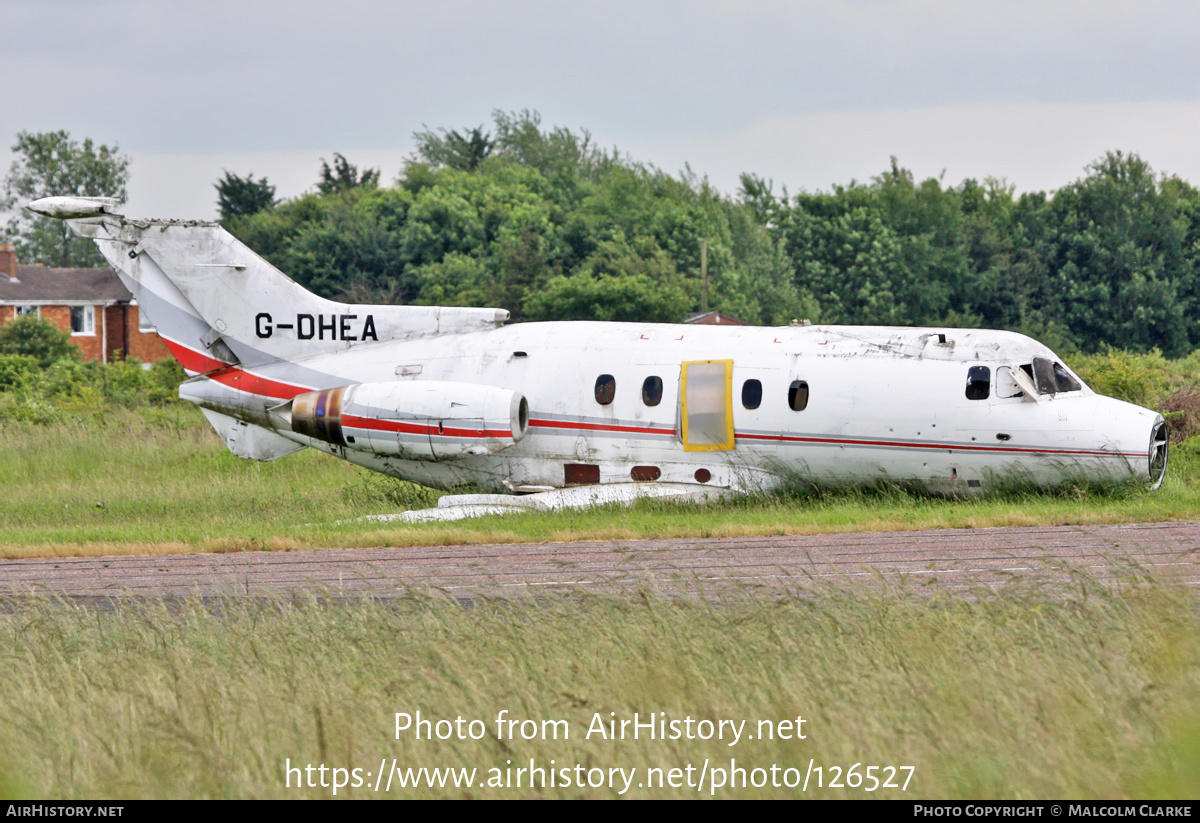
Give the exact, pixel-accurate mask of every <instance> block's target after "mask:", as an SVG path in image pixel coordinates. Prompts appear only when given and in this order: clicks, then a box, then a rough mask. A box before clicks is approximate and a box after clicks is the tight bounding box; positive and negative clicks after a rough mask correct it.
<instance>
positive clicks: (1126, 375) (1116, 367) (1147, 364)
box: [1071, 346, 1170, 406]
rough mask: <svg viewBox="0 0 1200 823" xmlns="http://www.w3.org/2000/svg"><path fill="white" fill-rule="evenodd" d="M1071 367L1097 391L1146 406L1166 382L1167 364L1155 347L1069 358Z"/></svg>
mask: <svg viewBox="0 0 1200 823" xmlns="http://www.w3.org/2000/svg"><path fill="white" fill-rule="evenodd" d="M1071 366H1072V368H1074V369H1075V371H1076V373H1077V374H1078V375H1079V376H1080V377H1082V378H1083V379H1084V380H1085V381H1086V382H1087V384H1088V385H1089V386H1091V387H1092V388H1093V389H1095V390H1096V392H1097V393H1099V394H1104V395H1108V396H1109V397H1115V398H1117V399H1118V400H1126V401H1128V402H1130V403H1136V404H1137V405H1139V406H1145V405H1147V404H1148V403H1151V402H1153V400H1154V399H1155V396H1156V395H1157V394H1158V392H1159V391H1161V390H1162V387H1163V386H1164V385H1165V384H1166V382H1167V379H1168V377H1169V372H1170V364H1169V363H1168V362H1167V360H1166V359H1164V358H1163V356H1162V352H1160V351H1159V350H1158V349H1155V350H1154V351H1152V352H1150V353H1149V354H1135V353H1133V352H1128V351H1122V350H1121V349H1114V348H1113V347H1112V346H1109V347H1108V350H1107V351H1105V352H1104V353H1103V354H1090V355H1080V356H1079V357H1076V358H1072V362H1071Z"/></svg>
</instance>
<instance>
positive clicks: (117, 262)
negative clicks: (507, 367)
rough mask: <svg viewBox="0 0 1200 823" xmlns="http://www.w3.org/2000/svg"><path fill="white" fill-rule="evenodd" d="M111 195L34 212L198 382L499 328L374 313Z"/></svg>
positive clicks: (228, 237) (235, 245)
mask: <svg viewBox="0 0 1200 823" xmlns="http://www.w3.org/2000/svg"><path fill="white" fill-rule="evenodd" d="M120 203H121V201H119V200H116V199H114V198H108V197H47V198H43V199H41V200H37V201H35V202H33V203H30V204H29V205H28V206H27V207H26V208H28V209H29V210H30V211H33V212H35V213H38V214H42V215H45V216H48V217H56V218H59V219H62V220H66V221H67V223H68V225H70V227H71V229H72V231H74V232H75V233H76V234H78V235H80V236H81V237H88V238H91V239H92V240H94V241H95V242H96V245H97V246H98V247H99V248H100V252H101V253H102V254H103V255H104V257H105V259H106V260H108V262H109V264H111V265H112V267H113V269H115V270H116V272H117V275H118V276H119V277H120V278H121V281H122V282H123V283H124V284H125V286H126V288H128V289H129V291H130V292H131V293H132V294H133V297H134V299H135V300H137V302H138V306H139V308H140V310H141V312H143V313H144V314H145V315H146V317H148V318H149V320H150V322H152V323H154V325H155V327H156V328H157V329H158V333H159V335H160V336H161V337H162V338H163V340H164V341H165V342H166V344H167V345H168V346H169V347H170V349H171V352H172V353H173V354H174V355H175V357H176V358H177V359H178V360H179V362H180V364H181V365H182V366H183V367H184V369H185V370H186V371H187V372H188V373H189V374H192V375H196V374H203V373H207V372H211V371H214V370H216V369H221V368H225V367H228V366H240V367H242V368H246V369H252V368H257V367H261V366H265V365H269V364H271V363H277V362H280V361H287V362H298V361H302V360H306V359H308V358H311V357H318V356H322V355H327V354H332V353H335V352H340V351H345V350H348V349H351V348H353V347H355V346H364V345H370V344H372V343H376V342H382V341H387V340H400V339H405V338H411V337H421V336H425V335H433V334H445V333H453V332H464V331H471V330H476V329H489V328H495V327H496V326H499V325H501V324H503V323H504V322H505V321H506V320H507V319H508V312H507V311H505V310H503V309H472V308H447V307H438V306H372V305H361V304H350V303H339V302H337V301H334V300H326V299H325V298H323V297H318V296H317V295H315V294H313V293H311V292H309V291H308V290H306V289H305V288H304V287H303V286H301V285H300V284H299V283H296V282H295V281H294V280H292V279H291V278H290V277H288V276H287V275H285V274H284V273H283V272H281V271H279V270H278V269H277V268H275V267H274V266H272V265H271V264H270V263H268V262H267V261H266V260H264V259H263V258H262V257H259V256H258V255H257V254H255V253H254V252H253V251H251V250H250V249H249V248H247V247H246V245H245V244H244V243H242V242H241V241H240V240H238V239H237V238H236V237H234V236H233V235H232V234H230V233H229V232H227V231H226V230H225V229H224V228H222V227H221V226H220V224H218V223H209V222H203V221H184V220H137V219H131V218H127V217H123V216H121V215H120V214H117V213H116V209H117V208H118V207H119V206H120Z"/></svg>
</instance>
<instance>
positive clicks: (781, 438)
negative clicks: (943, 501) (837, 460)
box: [736, 434, 1145, 457]
mask: <svg viewBox="0 0 1200 823" xmlns="http://www.w3.org/2000/svg"><path fill="white" fill-rule="evenodd" d="M736 437H737V438H738V439H741V440H770V441H774V442H787V443H823V444H828V445H834V446H885V447H892V448H900V449H947V450H953V451H976V452H989V453H994V452H1015V453H1019V454H1065V455H1075V456H1079V457H1144V456H1145V455H1142V454H1140V453H1138V452H1131V453H1128V454H1125V453H1122V452H1102V451H1087V450H1083V449H1074V450H1072V449H1023V448H1020V447H1018V446H967V445H955V444H953V443H902V442H899V441H890V440H844V439H837V438H830V437H792V436H789V435H784V434H738V435H736Z"/></svg>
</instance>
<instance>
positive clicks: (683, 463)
mask: <svg viewBox="0 0 1200 823" xmlns="http://www.w3.org/2000/svg"><path fill="white" fill-rule="evenodd" d="M939 335H941V336H942V337H941V339H940V338H939ZM943 339H944V342H942V340H943ZM1035 356H1047V357H1051V358H1053V357H1054V355H1053V354H1052V353H1051V352H1049V351H1048V350H1047V349H1045V347H1043V346H1041V345H1040V344H1038V343H1036V342H1035V341H1033V340H1030V339H1029V338H1026V337H1023V336H1021V335H1017V334H1012V333H1007V332H988V331H965V330H948V331H942V332H936V331H930V330H920V329H907V328H905V329H899V328H856V327H824V326H813V327H802V326H791V327H783V328H760V327H714V326H688V325H654V324H633V323H531V324H518V325H513V326H506V327H501V328H498V329H494V330H487V331H473V332H467V333H462V334H449V335H438V336H433V337H423V338H416V339H411V340H404V341H398V342H391V343H387V342H384V343H379V344H378V345H369V346H362V347H359V348H356V349H354V350H353V352H345V353H336V354H329V355H324V356H319V357H315V358H312V359H311V360H306V361H302V362H298V363H279V364H277V365H274V366H266V367H263V368H260V369H256V370H254V371H255V373H256V375H257V376H258V377H261V378H267V379H268V380H269V381H270V383H269V384H268V383H266V382H263V383H262V384H261V386H268V385H269V386H274V388H261V387H260V388H259V390H258V391H260V392H262V393H261V394H260V393H255V392H245V391H241V390H236V389H233V388H232V387H231V386H227V385H226V386H222V388H221V389H217V388H216V387H213V386H209V387H208V388H207V389H206V390H205V391H204V392H203V394H204V397H205V398H206V399H205V400H203V401H202V403H201V404H202V405H207V406H208V407H210V408H213V409H214V410H219V411H221V412H222V413H226V414H231V415H234V416H238V417H243V418H244V419H246V420H248V421H249V422H253V423H257V424H260V425H266V426H269V427H271V428H273V429H274V430H276V431H278V432H279V433H281V434H283V435H284V436H285V437H289V438H291V439H294V440H296V441H297V442H304V443H305V444H306V445H311V446H313V447H315V448H320V449H322V450H325V451H329V452H331V453H333V454H336V455H339V456H342V457H345V458H346V459H349V460H352V461H354V462H356V463H359V464H361V465H364V466H367V467H369V468H372V469H376V470H380V471H385V472H387V473H389V474H393V475H395V476H398V477H404V478H407V479H411V480H416V481H418V482H422V483H427V484H432V485H435V486H440V487H451V486H454V485H457V484H461V483H476V484H478V485H480V486H482V487H484V488H487V489H490V490H498V491H499V490H508V491H535V490H544V489H550V488H560V487H563V486H564V485H570V484H573V483H582V482H586V481H587V480H588V479H589V478H591V479H594V480H595V481H596V482H599V483H603V484H608V483H630V482H637V481H648V480H650V479H651V478H652V479H653V480H655V481H657V482H663V483H692V484H695V483H698V482H701V479H702V480H703V482H704V483H705V484H707V485H711V486H714V487H723V488H731V489H737V490H749V489H762V488H770V487H773V486H777V485H779V484H781V483H785V482H788V481H791V480H799V481H804V482H817V483H823V484H829V483H846V482H850V483H858V482H872V481H880V480H891V481H901V482H912V481H915V482H918V483H921V484H924V485H926V486H928V487H929V488H931V489H933V490H937V491H947V492H957V491H962V492H970V491H971V490H974V489H978V490H983V489H985V488H987V487H989V486H991V485H992V484H994V483H996V482H997V481H1004V480H1009V479H1011V480H1013V481H1018V482H1029V483H1034V484H1039V485H1045V484H1052V483H1058V482H1064V481H1069V480H1076V481H1079V480H1102V481H1109V480H1119V479H1139V480H1143V481H1149V480H1150V449H1151V438H1152V433H1153V430H1154V427H1155V424H1156V422H1158V421H1160V420H1161V418H1158V416H1157V415H1155V414H1154V413H1153V412H1149V411H1147V410H1145V409H1141V408H1138V407H1136V406H1133V405H1130V404H1127V403H1122V402H1120V401H1117V400H1113V399H1111V398H1106V397H1101V396H1099V395H1096V394H1095V393H1094V392H1092V391H1091V390H1090V389H1088V388H1086V386H1081V387H1080V389H1079V390H1076V391H1071V392H1064V393H1057V394H1055V395H1053V396H1044V397H1042V398H1040V399H1039V400H1038V401H1031V400H1030V399H1028V398H1027V397H1026V396H1025V394H1024V393H1019V394H1018V393H1017V392H1018V391H1019V390H1018V389H1017V388H1016V387H1014V386H1013V385H1012V383H1011V381H1008V384H1007V390H1006V389H1005V387H1004V386H1002V385H1000V384H1001V383H1004V382H1005V380H1004V376H1003V372H1002V370H1003V369H1005V368H1007V367H1009V366H1011V367H1013V368H1019V366H1020V365H1021V364H1022V363H1025V364H1028V363H1029V362H1030V361H1031V360H1032V358H1033V357H1035ZM701 361H718V362H720V361H731V363H730V366H729V372H730V379H729V381H728V388H727V389H726V391H727V393H728V397H727V398H726V399H727V400H728V401H729V402H728V405H729V407H730V408H731V411H732V422H733V429H734V437H733V440H732V443H726V444H718V447H716V448H704V449H701V450H694V449H688V448H686V444H685V442H684V440H683V425H682V423H683V420H684V417H685V416H686V411H685V404H684V403H683V402H682V398H681V392H680V387H681V371H682V364H684V363H696V362H701ZM979 366H983V367H986V368H987V369H988V372H989V375H988V380H989V389H988V392H987V397H986V398H982V399H968V397H967V394H966V386H967V377H968V370H969V369H970V368H971V367H979ZM602 375H611V376H612V378H613V381H612V382H613V384H614V390H613V391H612V399H611V402H609V403H606V404H602V403H601V402H598V400H597V391H596V382H597V379H598V378H599V377H601V376H602ZM655 377H658V378H660V379H661V383H662V391H661V398H660V399H659V402H658V403H657V404H655V405H648V404H647V402H646V398H645V397H644V396H643V387H644V385H645V384H646V381H647V378H655ZM197 379H199V380H207V381H210V382H211V378H197ZM750 380H757V381H758V382H759V383H760V384H761V400H760V401H759V403H758V405H757V408H747V407H746V404H745V403H743V399H744V398H743V387H744V385H745V383H746V381H750ZM393 381H394V382H398V383H415V382H417V381H444V382H446V383H459V384H470V385H484V386H494V387H498V388H503V389H509V390H512V391H515V392H519V393H520V394H522V395H523V396H524V397H525V398H526V399H527V400H528V409H529V425H528V429H527V431H526V433H525V435H524V436H523V437H522V438H521V439H520V440H519V441H517V442H514V443H512V444H511V445H510V446H508V447H507V448H504V449H503V450H501V451H499V452H497V453H493V454H484V455H478V456H471V455H467V456H461V457H456V458H454V459H444V460H437V459H418V460H413V459H402V457H398V456H389V455H383V454H379V453H375V452H370V451H361V450H355V449H352V448H347V447H345V446H343V445H338V444H336V443H332V442H322V441H320V440H314V439H312V438H308V437H303V436H301V435H299V434H296V433H295V432H292V431H290V430H289V428H288V427H287V426H286V425H284V423H283V421H282V420H280V419H278V418H275V417H274V416H273V415H271V414H270V413H269V412H268V411H267V410H268V409H269V408H271V407H272V406H275V405H277V404H279V403H281V402H283V401H284V400H286V399H287V398H288V396H289V392H291V393H296V392H298V391H305V392H307V391H310V390H318V389H327V388H332V387H335V386H342V385H348V384H360V383H383V382H393ZM796 381H803V383H804V384H806V386H807V390H808V402H807V405H806V406H805V408H804V409H803V410H802V411H795V410H793V409H792V407H791V405H790V404H789V389H790V387H791V386H792V384H793V383H794V382H796ZM289 387H290V388H289ZM183 393H184V396H185V397H187V396H193V395H195V394H196V392H195V391H192V392H189V391H188V390H187V387H186V386H185V390H184V392H183ZM1004 394H1009V395H1012V396H1002V395H1004ZM218 397H220V398H222V399H221V400H218V399H217V398H218ZM195 399H200V398H199V397H196V398H195ZM605 399H606V398H605ZM753 399H754V398H753V397H751V400H753ZM417 436H421V435H420V434H418V435H417ZM432 436H433V437H434V438H436V437H437V435H436V434H434V435H432ZM722 446H724V447H722ZM569 467H570V468H569ZM578 467H595V469H580V468H578ZM588 472H593V473H592V474H589V473H588ZM706 473H707V474H706Z"/></svg>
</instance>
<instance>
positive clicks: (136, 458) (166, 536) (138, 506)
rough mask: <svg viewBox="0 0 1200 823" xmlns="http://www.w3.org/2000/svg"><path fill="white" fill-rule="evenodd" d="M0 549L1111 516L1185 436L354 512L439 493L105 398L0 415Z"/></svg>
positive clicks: (339, 542)
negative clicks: (921, 476) (1120, 472)
mask: <svg viewBox="0 0 1200 823" xmlns="http://www.w3.org/2000/svg"><path fill="white" fill-rule="evenodd" d="M0 439H2V440H3V443H4V449H2V450H0V494H2V495H3V498H4V501H5V505H4V506H2V507H0V556H3V557H23V556H54V555H78V554H129V553H138V554H141V553H158V552H181V551H244V550H262V549H284V548H320V547H370V546H377V545H400V546H404V545H437V544H447V543H465V542H473V543H483V542H489V543H490V542H518V541H548V540H569V539H624V538H639V537H645V538H667V537H686V536H740V535H753V534H793V533H802V532H814V533H815V532H830V531H860V530H883V529H917V528H945V527H959V528H972V527H985V526H1016V525H1043V524H1046V523H1052V524H1056V523H1063V524H1065V523H1112V522H1138V521H1152V520H1182V519H1194V518H1196V517H1197V516H1200V488H1198V485H1200V439H1197V438H1192V439H1191V440H1188V441H1186V442H1184V443H1181V444H1176V445H1174V446H1173V447H1172V455H1171V467H1170V470H1169V475H1168V479H1167V482H1166V483H1165V484H1164V486H1163V488H1162V489H1160V490H1159V491H1156V492H1145V491H1142V490H1138V489H1134V488H1130V487H1115V488H1106V489H1089V488H1082V487H1081V488H1076V487H1070V486H1068V487H1064V488H1061V489H1058V490H1055V491H1052V492H1031V491H1028V490H1021V489H1015V490H1013V491H1011V492H1009V493H1005V494H996V495H990V496H988V497H984V498H981V499H976V500H970V499H968V500H942V499H937V498H931V497H929V496H928V495H924V494H921V493H919V492H914V491H911V490H906V489H904V488H900V487H881V488H875V489H843V490H821V489H812V488H795V489H788V490H783V491H781V492H779V493H776V494H769V495H758V496H752V497H747V498H741V499H736V500H731V501H727V502H724V503H716V504H709V505H708V506H704V507H696V506H692V505H680V504H670V503H662V502H646V503H642V504H639V505H636V506H634V507H632V508H630V509H625V508H620V507H605V508H599V509H594V510H587V511H574V512H559V513H535V514H522V515H505V516H496V517H487V518H478V519H474V520H468V521H461V522H458V523H450V524H428V525H403V524H398V523H379V522H372V521H364V520H362V519H361V518H363V517H364V516H367V515H377V514H391V513H395V512H400V511H405V510H407V509H413V508H425V507H428V506H432V505H434V504H435V503H436V500H437V497H438V496H439V493H438V492H436V491H433V490H430V489H425V488H422V487H420V486H416V485H414V484H411V483H405V482H403V481H398V480H394V479H391V478H388V477H385V476H383V475H380V474H377V473H373V472H368V471H366V470H363V469H360V468H357V467H355V466H352V465H350V464H348V463H345V462H342V461H338V460H335V459H332V458H330V457H329V456H328V455H323V454H319V453H317V452H315V451H312V450H308V451H304V452H300V453H298V454H295V455H291V456H289V457H286V458H283V459H281V460H278V461H274V462H271V463H257V462H253V461H247V460H242V459H240V458H237V457H234V456H233V455H232V454H230V453H229V451H228V450H227V449H226V448H225V445H224V444H223V443H222V442H221V440H220V439H219V438H218V437H217V436H216V435H215V434H214V433H213V431H212V430H211V428H210V427H209V426H208V425H207V423H206V422H205V421H204V420H203V418H202V417H201V416H200V414H199V412H198V411H197V410H195V409H193V408H188V407H183V406H179V405H175V406H164V407H148V408H143V409H140V410H122V409H113V410H111V411H110V412H109V413H108V414H107V415H105V416H103V417H100V418H84V419H77V420H67V421H61V422H56V423H51V424H46V425H33V424H23V423H14V422H11V421H10V422H0Z"/></svg>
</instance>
